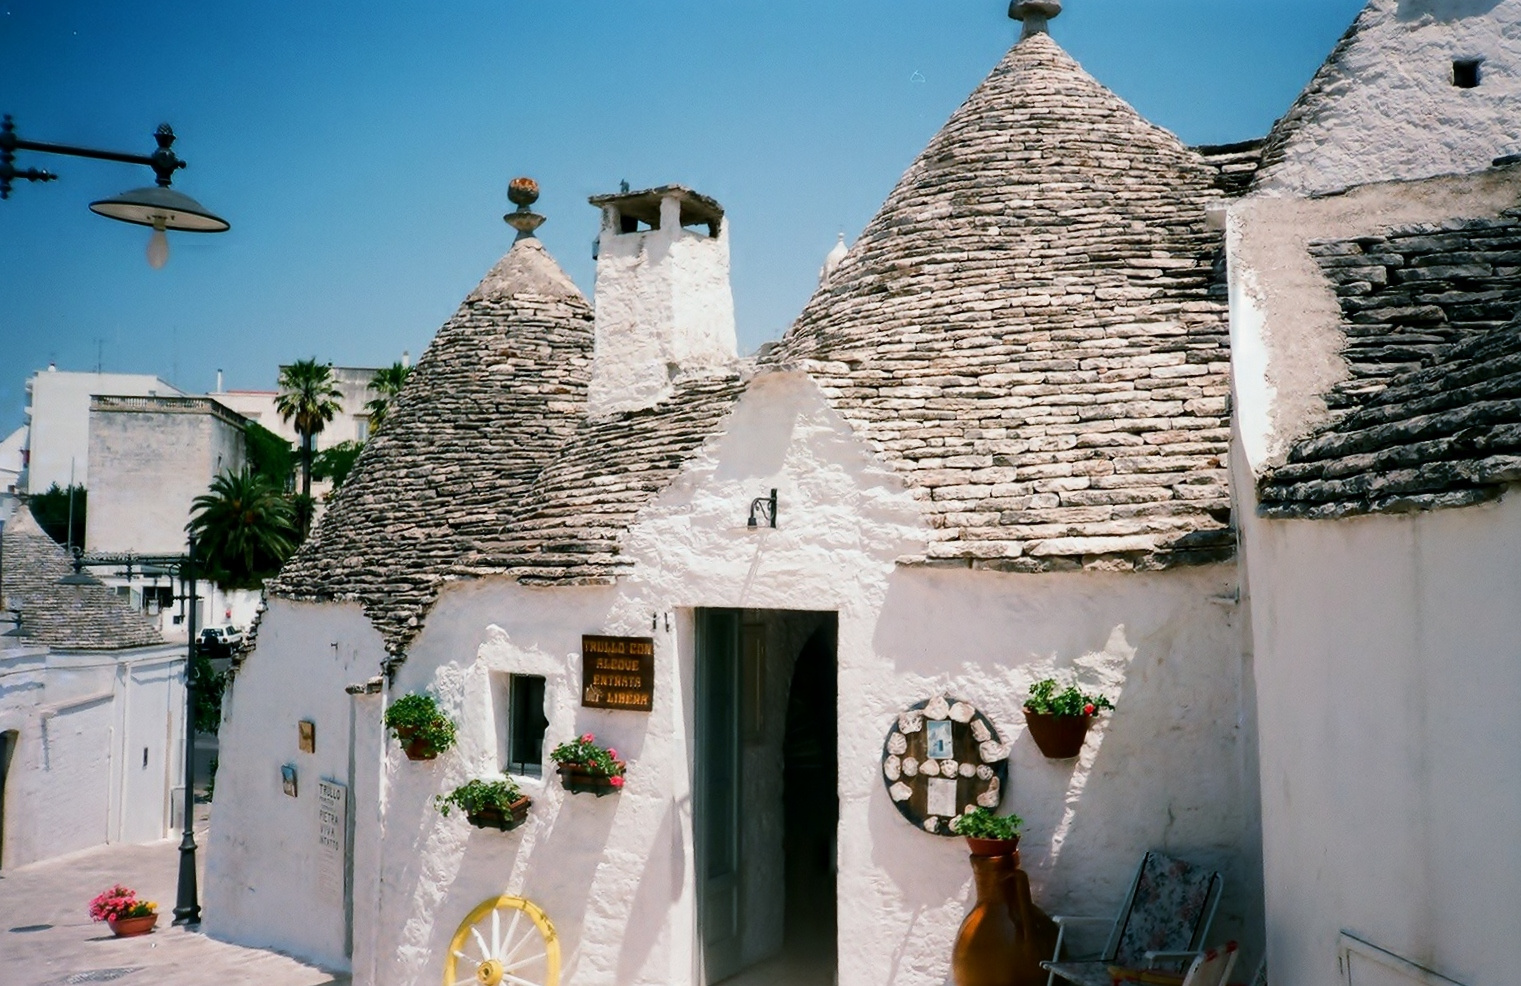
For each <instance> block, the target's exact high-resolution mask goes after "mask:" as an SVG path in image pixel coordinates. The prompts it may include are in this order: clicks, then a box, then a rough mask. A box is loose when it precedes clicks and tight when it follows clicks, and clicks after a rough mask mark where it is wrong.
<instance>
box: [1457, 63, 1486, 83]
mask: <svg viewBox="0 0 1521 986" xmlns="http://www.w3.org/2000/svg"><path fill="white" fill-rule="evenodd" d="M1483 62H1484V59H1482V58H1455V59H1453V62H1452V84H1453V85H1455V86H1457V87H1458V88H1459V89H1477V88H1478V87H1479V66H1480V65H1482V64H1483Z"/></svg>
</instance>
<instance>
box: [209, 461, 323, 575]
mask: <svg viewBox="0 0 1521 986" xmlns="http://www.w3.org/2000/svg"><path fill="white" fill-rule="evenodd" d="M190 509H191V517H190V523H189V524H187V525H186V528H187V529H188V530H189V531H190V533H192V534H194V535H195V537H196V540H197V541H198V542H199V546H198V547H199V551H198V554H200V556H201V558H202V559H203V562H204V564H205V566H206V572H207V574H208V575H209V576H210V577H211V578H212V579H214V580H215V581H216V582H217V583H218V584H220V585H223V586H225V587H227V588H233V589H252V588H257V587H258V586H259V585H260V584H261V583H262V582H263V581H264V580H265V579H266V578H268V577H269V576H271V575H274V574H275V573H276V572H278V571H279V570H280V566H281V565H284V564H285V560H286V559H287V558H289V557H290V556H291V552H293V551H295V550H296V533H297V532H296V515H295V512H294V510H293V509H292V507H291V503H290V500H288V499H286V498H285V496H283V495H282V494H281V492H280V491H279V490H277V489H275V487H274V485H273V484H272V483H270V482H269V481H268V480H267V479H265V478H264V477H263V476H260V475H258V474H257V473H255V472H254V471H253V470H252V469H244V470H243V471H242V472H224V473H222V474H221V475H220V476H218V477H217V478H216V479H214V480H212V481H211V488H210V489H209V490H208V491H207V492H205V493H202V494H201V495H200V496H198V497H196V498H195V500H194V501H193V502H192V503H191V505H190Z"/></svg>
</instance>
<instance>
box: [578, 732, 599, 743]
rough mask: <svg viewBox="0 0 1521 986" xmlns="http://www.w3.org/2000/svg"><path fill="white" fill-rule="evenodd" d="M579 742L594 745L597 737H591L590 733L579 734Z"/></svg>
mask: <svg viewBox="0 0 1521 986" xmlns="http://www.w3.org/2000/svg"><path fill="white" fill-rule="evenodd" d="M581 742H583V743H595V742H597V737H596V736H594V735H592V734H591V733H582V734H581Z"/></svg>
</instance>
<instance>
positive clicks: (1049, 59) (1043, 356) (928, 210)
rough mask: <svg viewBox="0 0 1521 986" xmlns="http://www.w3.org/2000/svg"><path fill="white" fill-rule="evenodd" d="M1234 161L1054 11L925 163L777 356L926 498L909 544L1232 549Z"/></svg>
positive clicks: (1040, 549) (941, 558) (1013, 561)
mask: <svg viewBox="0 0 1521 986" xmlns="http://www.w3.org/2000/svg"><path fill="white" fill-rule="evenodd" d="M1218 176H1219V171H1218V169H1217V168H1215V167H1211V166H1210V165H1209V164H1208V163H1207V162H1206V161H1205V160H1204V159H1203V158H1202V157H1201V156H1200V155H1199V154H1198V153H1196V152H1195V151H1193V150H1190V149H1189V148H1187V147H1185V146H1184V145H1183V144H1182V143H1181V142H1180V141H1178V139H1177V138H1176V137H1175V136H1173V135H1172V134H1171V133H1168V132H1167V131H1165V130H1163V129H1161V128H1159V127H1157V126H1155V125H1153V124H1151V123H1149V122H1147V121H1146V120H1144V119H1143V118H1142V117H1141V116H1140V115H1139V114H1138V113H1136V111H1135V110H1134V109H1132V108H1131V107H1130V106H1129V105H1128V104H1126V103H1125V102H1124V101H1123V100H1121V99H1120V98H1119V97H1118V96H1116V95H1114V94H1113V93H1112V92H1110V91H1109V90H1108V89H1106V88H1104V86H1103V85H1101V84H1100V83H1099V82H1098V81H1097V80H1095V79H1094V78H1093V77H1092V76H1090V75H1088V74H1087V73H1086V72H1084V71H1083V69H1082V68H1081V67H1080V66H1079V65H1078V64H1077V62H1076V61H1074V60H1073V59H1072V58H1071V56H1069V55H1068V54H1067V53H1066V52H1065V51H1063V50H1062V49H1061V47H1060V46H1059V45H1057V44H1056V42H1055V41H1053V40H1052V39H1051V38H1050V36H1049V35H1047V34H1044V33H1041V34H1035V35H1031V36H1030V37H1027V38H1024V39H1022V40H1021V41H1020V42H1019V43H1018V44H1017V45H1015V46H1014V48H1013V49H1012V50H1011V51H1010V52H1009V53H1008V54H1007V55H1006V56H1005V58H1004V59H1003V60H1002V61H1001V62H1000V64H999V65H998V66H997V67H996V68H995V69H994V70H993V72H992V73H991V74H990V75H989V76H988V77H987V79H986V80H984V81H983V83H982V84H981V85H980V86H979V87H978V88H977V89H976V90H975V91H974V92H973V93H972V94H971V96H970V97H969V98H968V99H967V101H966V102H965V103H964V104H963V105H962V106H961V108H960V109H958V110H957V111H956V113H955V114H954V115H952V117H951V118H950V120H949V121H948V122H947V123H946V124H945V126H944V127H943V128H942V129H941V130H940V132H939V133H938V134H936V136H935V137H934V138H933V139H932V140H931V141H930V143H929V145H928V146H927V147H926V148H925V150H924V151H923V153H922V154H921V155H920V156H919V157H918V159H917V160H916V161H915V162H914V163H913V164H912V165H911V166H910V167H909V169H908V171H907V172H906V173H905V174H904V176H903V178H902V179H901V180H900V181H899V182H898V185H897V187H896V188H895V189H894V190H893V192H892V194H891V195H890V196H889V197H888V199H887V201H886V203H885V204H884V205H883V207H882V209H881V210H880V211H879V212H878V213H877V215H876V217H875V218H874V219H872V220H871V222H870V223H869V224H868V225H867V226H866V228H865V230H864V231H863V232H862V234H861V236H860V238H859V239H858V240H857V241H856V243H855V244H854V246H852V248H851V249H850V251H849V253H848V254H847V255H846V257H845V259H844V260H843V261H841V263H840V265H839V266H838V267H837V268H836V270H835V271H834V274H833V276H832V277H831V278H830V279H829V280H828V281H827V283H825V284H824V285H822V286H821V287H820V288H819V290H818V291H817V292H816V293H815V294H814V295H813V297H812V299H811V300H810V301H809V302H808V304H807V306H806V307H805V308H804V310H803V312H802V314H801V315H800V316H799V318H798V320H797V322H796V323H795V324H794V325H793V327H792V329H791V330H790V331H789V333H788V334H787V336H786V337H785V338H784V339H783V340H782V341H781V342H780V343H779V344H778V345H777V346H776V347H775V348H774V349H773V350H772V351H771V352H770V353H769V354H767V356H766V357H765V360H764V361H765V362H768V363H774V364H780V365H795V366H798V367H799V368H802V369H805V370H806V371H807V372H809V373H810V374H811V375H812V376H813V377H814V378H815V379H816V380H817V381H818V383H819V385H820V386H821V388H822V389H823V391H824V393H825V395H826V397H827V398H828V399H829V401H830V402H831V404H833V405H834V406H835V408H836V409H837V410H838V411H839V412H840V413H841V414H842V415H843V416H844V417H845V418H846V419H847V420H848V421H849V422H850V423H851V425H852V426H853V427H854V428H855V429H856V431H857V433H858V434H859V435H860V436H861V437H862V438H864V439H865V440H866V441H867V442H868V443H869V444H870V446H871V447H872V448H873V449H875V450H876V451H877V452H878V453H879V454H880V455H881V456H882V457H883V458H884V459H886V460H887V461H889V462H890V463H891V464H892V465H893V466H895V467H896V468H897V469H898V470H899V471H900V472H901V474H902V475H903V476H904V478H905V479H906V480H907V481H908V483H909V485H910V486H911V488H913V489H914V490H915V492H916V495H917V496H918V497H919V498H920V499H921V501H922V504H923V507H924V509H925V511H926V515H927V517H928V519H929V522H930V523H931V525H932V527H933V528H934V529H935V530H934V533H933V537H934V541H933V542H932V544H931V546H930V548H929V551H928V553H927V554H926V556H924V557H922V558H920V557H912V558H905V559H901V561H903V562H905V563H921V562H922V563H930V564H952V565H960V566H971V567H983V568H996V569H1001V570H1009V571H1025V572H1034V571H1050V570H1056V569H1069V568H1077V567H1094V568H1113V569H1122V570H1123V569H1151V568H1163V567H1169V566H1171V565H1174V564H1190V563H1207V562H1212V561H1220V560H1224V559H1227V558H1229V557H1230V556H1231V554H1232V552H1233V548H1234V534H1233V532H1232V530H1231V528H1230V520H1229V516H1230V501H1229V495H1228V492H1227V488H1226V462H1225V459H1226V454H1227V450H1228V443H1229V420H1228V412H1227V407H1226V399H1227V394H1228V392H1229V380H1228V378H1229V365H1228V364H1229V355H1228V348H1227V347H1228V332H1227V318H1226V299H1225V292H1224V287H1223V284H1222V279H1221V277H1220V276H1219V275H1220V271H1219V264H1220V262H1221V259H1220V254H1221V247H1222V238H1221V235H1220V234H1219V233H1217V232H1211V231H1210V230H1209V229H1208V228H1207V224H1206V217H1205V209H1206V206H1207V205H1208V204H1210V203H1212V202H1218V201H1221V200H1222V199H1223V194H1222V192H1221V191H1220V190H1219V189H1218V188H1216V187H1215V183H1216V180H1217V178H1218Z"/></svg>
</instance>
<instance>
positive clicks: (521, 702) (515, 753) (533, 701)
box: [507, 674, 549, 777]
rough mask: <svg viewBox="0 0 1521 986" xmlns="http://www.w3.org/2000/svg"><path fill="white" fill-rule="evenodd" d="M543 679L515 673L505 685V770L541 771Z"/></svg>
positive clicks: (545, 721) (545, 723) (534, 774)
mask: <svg viewBox="0 0 1521 986" xmlns="http://www.w3.org/2000/svg"><path fill="white" fill-rule="evenodd" d="M548 726H549V720H548V719H546V718H544V679H543V678H541V677H539V676H538V675H531V674H515V675H512V676H511V678H509V679H508V685H507V772H508V773H511V774H522V775H525V776H528V777H542V776H543V775H544V730H545V729H546V728H548Z"/></svg>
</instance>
